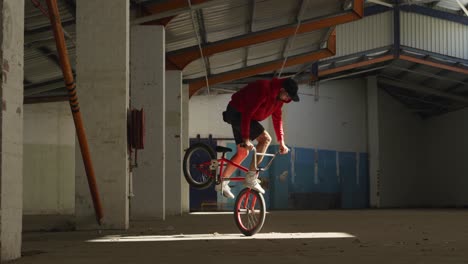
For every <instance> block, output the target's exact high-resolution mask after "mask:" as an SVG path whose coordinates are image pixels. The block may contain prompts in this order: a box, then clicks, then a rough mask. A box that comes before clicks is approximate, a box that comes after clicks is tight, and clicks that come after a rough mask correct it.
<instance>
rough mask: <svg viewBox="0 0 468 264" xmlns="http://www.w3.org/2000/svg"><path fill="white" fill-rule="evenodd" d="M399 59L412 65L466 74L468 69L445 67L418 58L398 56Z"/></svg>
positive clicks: (444, 65)
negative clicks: (416, 64)
mask: <svg viewBox="0 0 468 264" xmlns="http://www.w3.org/2000/svg"><path fill="white" fill-rule="evenodd" d="M399 59H401V60H406V61H410V62H414V63H419V64H424V65H428V66H432V67H435V68H439V69H444V70H449V71H453V72H458V73H463V74H468V69H464V68H460V67H455V66H450V65H446V64H442V63H437V62H432V61H428V60H423V59H418V58H414V57H411V56H408V55H400V57H399Z"/></svg>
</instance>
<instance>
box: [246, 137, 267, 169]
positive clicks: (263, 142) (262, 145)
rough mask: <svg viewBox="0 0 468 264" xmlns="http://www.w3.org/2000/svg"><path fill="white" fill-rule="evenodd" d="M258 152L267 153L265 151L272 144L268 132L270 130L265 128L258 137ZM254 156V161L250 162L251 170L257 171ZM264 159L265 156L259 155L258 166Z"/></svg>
mask: <svg viewBox="0 0 468 264" xmlns="http://www.w3.org/2000/svg"><path fill="white" fill-rule="evenodd" d="M257 142H258V144H257V147H256V149H257V153H265V151H266V150H267V148H268V146H269V145H270V143H271V136H270V134H268V132H267V131H266V130H265V131H263V133H262V134H261V135H260V136H258V137H257ZM254 160H255V159H254V158H252V161H251V162H250V170H251V171H255V167H256V166H255V162H254ZM262 160H263V156H257V164H256V165H257V167H258V165H260V163H261V162H262Z"/></svg>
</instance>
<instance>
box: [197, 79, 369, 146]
mask: <svg viewBox="0 0 468 264" xmlns="http://www.w3.org/2000/svg"><path fill="white" fill-rule="evenodd" d="M299 93H300V98H301V101H300V102H298V103H295V102H292V103H290V104H286V105H285V106H284V107H283V122H284V128H285V140H286V144H288V145H290V146H294V147H310V148H312V147H314V148H321V149H333V150H339V151H362V152H366V151H367V123H366V85H365V81H363V80H346V81H332V82H326V83H324V84H321V85H320V88H319V94H320V98H319V100H318V101H314V96H312V95H311V94H313V93H314V90H313V89H311V88H310V87H307V86H301V87H300V91H299ZM230 98H231V95H230V94H224V95H210V96H194V97H192V98H191V99H190V121H189V122H190V123H189V136H190V138H193V137H196V135H197V134H200V136H201V137H202V138H203V137H208V135H209V134H212V135H213V137H215V138H232V137H233V135H232V130H231V126H230V125H229V124H226V123H225V122H223V120H222V116H221V113H222V112H223V111H224V110H225V109H226V105H227V104H228V102H229V100H230ZM262 124H263V125H264V127H265V129H267V130H268V131H269V133H270V134H271V136H272V137H273V138H274V139H275V138H276V136H275V132H274V130H273V127H272V125H271V120H269V119H268V120H265V121H264V122H262Z"/></svg>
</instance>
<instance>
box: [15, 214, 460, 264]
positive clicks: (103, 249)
mask: <svg viewBox="0 0 468 264" xmlns="http://www.w3.org/2000/svg"><path fill="white" fill-rule="evenodd" d="M323 232H334V233H337V232H342V233H346V234H349V235H352V236H354V237H348V238H320V236H321V235H323ZM109 235H113V237H112V239H113V241H114V242H99V243H97V242H87V241H89V240H92V239H98V238H103V237H106V236H109ZM116 235H118V236H137V237H130V238H127V241H130V242H116V241H123V240H125V238H120V239H118V236H116ZM300 235H303V236H309V238H298V236H300ZM281 236H282V238H281ZM314 237H316V238H314ZM317 237H318V238H317ZM137 238H145V240H146V241H141V242H136V241H135V240H136V239H137ZM293 238H294V239H293ZM188 239H190V240H188ZM189 262H193V263H223V264H225V263H270V264H271V263H307V264H310V263H345V262H348V263H360V264H361V263H372V264H376V263H378V264H380V263H399V264H400V263H411V264H415V263H424V264H429V263H437V264H442V263H443V264H447V263H468V210H455V209H454V210H450V209H447V210H340V211H331V210H327V211H281V212H279V211H273V212H270V213H269V214H268V215H267V219H266V222H265V225H264V227H263V229H262V231H261V233H260V234H258V235H255V236H253V237H252V238H246V237H243V236H241V235H240V233H239V231H238V230H237V228H236V226H235V223H234V220H233V216H232V214H221V215H184V216H179V217H169V218H168V219H167V220H166V221H155V222H133V223H132V228H131V229H130V230H128V231H125V232H118V231H103V232H98V231H75V232H30V231H29V232H28V231H26V232H24V234H23V257H22V258H21V259H20V260H17V261H14V262H13V263H21V264H24V263H34V264H41V263H48V264H50V263H67V264H73V263H113V264H118V263H158V264H164V263H189Z"/></svg>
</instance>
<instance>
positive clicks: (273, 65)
mask: <svg viewBox="0 0 468 264" xmlns="http://www.w3.org/2000/svg"><path fill="white" fill-rule="evenodd" d="M335 52H336V35H334V34H332V35H330V38H329V40H328V41H327V47H326V48H324V49H320V50H317V51H314V52H308V53H306V54H300V55H296V56H292V57H290V58H289V59H288V61H287V62H286V63H285V64H284V67H290V66H294V65H301V64H305V63H308V62H312V61H318V60H320V59H323V58H327V57H330V56H333V55H334V54H335ZM283 62H284V61H283V59H280V60H275V61H271V62H267V63H262V64H257V65H254V66H250V67H247V68H243V69H238V70H234V71H229V72H225V73H220V74H216V75H212V76H209V78H208V83H209V85H210V86H211V85H214V84H218V83H223V82H228V81H232V80H237V79H242V78H245V77H249V76H253V75H256V74H259V73H264V72H270V71H274V70H276V69H279V68H281V67H282V66H283ZM187 82H188V83H189V96H192V95H194V94H195V93H196V92H198V91H199V90H200V89H201V88H203V87H205V86H206V82H205V79H204V78H197V79H192V80H187Z"/></svg>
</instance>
